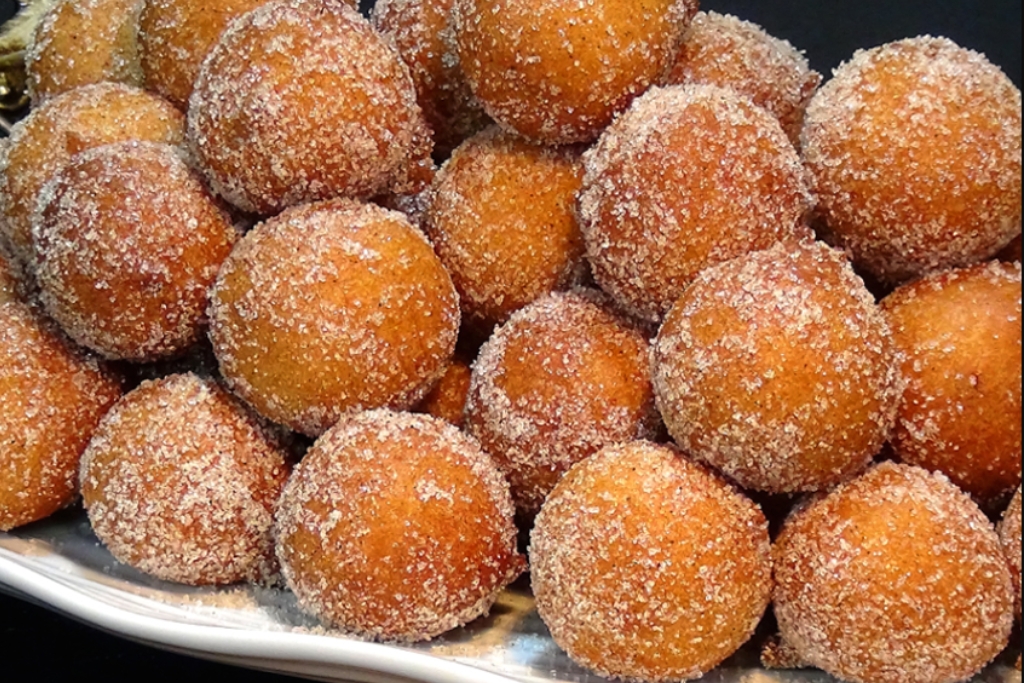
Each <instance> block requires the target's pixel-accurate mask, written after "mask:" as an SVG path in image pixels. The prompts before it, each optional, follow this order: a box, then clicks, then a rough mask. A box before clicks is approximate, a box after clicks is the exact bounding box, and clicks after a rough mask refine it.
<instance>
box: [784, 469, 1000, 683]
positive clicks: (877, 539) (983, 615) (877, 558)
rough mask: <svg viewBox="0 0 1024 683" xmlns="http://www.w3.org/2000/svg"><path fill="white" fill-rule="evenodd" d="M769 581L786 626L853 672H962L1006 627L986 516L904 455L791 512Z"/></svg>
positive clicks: (918, 676)
mask: <svg viewBox="0 0 1024 683" xmlns="http://www.w3.org/2000/svg"><path fill="white" fill-rule="evenodd" d="M775 580H776V588H775V600H774V601H775V616H776V617H777V618H778V622H779V628H780V629H781V632H782V637H783V638H784V639H785V640H786V642H788V643H789V644H790V645H792V646H793V647H795V648H796V650H797V652H798V653H799V655H800V657H801V658H802V659H803V660H804V661H805V662H806V663H808V664H810V665H812V666H816V667H819V668H821V669H824V670H825V671H827V672H828V673H830V674H832V675H833V676H836V677H837V678H840V679H842V680H846V681H853V682H854V683H953V682H954V681H963V680H967V679H969V678H971V677H972V676H973V675H974V674H976V673H978V672H979V671H981V670H982V669H983V668H984V667H985V666H986V665H987V664H988V663H989V662H991V661H992V660H993V659H994V658H995V657H996V655H998V654H999V653H1000V652H1002V650H1003V648H1005V647H1006V645H1007V643H1008V642H1009V639H1010V631H1011V630H1012V629H1013V586H1012V583H1011V580H1010V572H1009V570H1008V569H1007V565H1006V560H1005V558H1004V557H1003V552H1002V548H1001V546H1000V543H999V537H998V535H997V534H996V532H995V529H994V528H993V526H992V523H991V522H989V521H988V519H987V518H986V517H985V515H984V514H983V513H982V512H981V510H979V509H978V507H977V505H975V504H974V503H973V502H972V501H971V499H970V498H968V497H967V496H966V495H964V494H963V492H961V491H960V490H959V489H958V488H957V487H955V486H953V485H952V484H951V483H950V482H949V480H948V479H946V478H945V477H943V476H941V475H933V474H929V473H928V472H926V471H925V470H922V469H919V468H916V467H910V466H907V465H894V464H892V463H885V464H882V465H879V466H878V467H876V468H875V469H873V470H871V471H870V472H868V473H867V474H866V475H864V476H863V477H861V478H860V479H856V480H854V481H853V482H851V483H849V484H846V485H844V486H841V487H840V488H838V489H836V490H835V491H833V492H832V493H831V494H829V495H828V496H827V497H825V498H821V499H818V500H817V501H815V502H812V503H811V504H810V505H809V506H807V507H806V508H804V509H803V510H801V511H799V512H797V513H795V514H794V515H793V517H792V518H791V519H790V520H789V521H788V522H787V523H786V526H785V527H784V529H783V531H782V534H781V536H780V537H779V538H778V540H777V541H776V545H775Z"/></svg>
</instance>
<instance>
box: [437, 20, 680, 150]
mask: <svg viewBox="0 0 1024 683" xmlns="http://www.w3.org/2000/svg"><path fill="white" fill-rule="evenodd" d="M696 11H697V2H696V0H587V1H586V2H584V1H583V0H572V1H571V2H550V0H454V4H453V6H452V16H453V19H454V23H455V40H456V43H457V45H458V50H459V58H460V60H461V63H462V68H463V71H464V72H465V74H466V77H467V79H468V80H469V83H470V86H471V87H472V89H473V92H474V93H475V94H476V96H477V97H478V98H479V99H480V100H481V101H482V102H483V105H484V108H485V109H486V111H487V113H488V114H490V115H491V116H492V117H493V118H494V119H495V120H496V121H498V122H499V123H501V124H502V125H503V126H504V127H506V128H509V129H512V130H515V131H517V132H518V133H520V134H521V135H524V136H526V137H528V138H531V139H533V140H535V141H537V142H543V143H547V144H566V143H574V142H590V141H592V140H593V139H595V138H596V137H597V136H598V135H600V133H601V131H602V130H603V129H604V128H605V127H606V126H607V125H608V124H609V123H611V121H612V118H613V117H614V116H615V115H616V114H617V113H619V112H621V111H623V110H625V109H626V108H627V107H628V106H629V104H630V102H632V100H633V98H635V97H637V96H638V95H640V94H641V93H643V92H644V91H645V90H646V89H647V88H648V87H649V86H650V85H651V84H652V83H655V82H657V81H658V80H659V79H660V78H661V77H662V76H664V74H665V72H667V71H668V69H669V68H670V67H671V65H672V61H673V59H674V58H675V56H676V53H677V51H678V48H679V44H680V41H681V40H682V37H683V32H684V31H685V30H686V28H687V26H689V24H690V20H691V19H692V18H693V15H694V13H696Z"/></svg>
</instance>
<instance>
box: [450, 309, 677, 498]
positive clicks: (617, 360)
mask: <svg viewBox="0 0 1024 683" xmlns="http://www.w3.org/2000/svg"><path fill="white" fill-rule="evenodd" d="M648 352H649V345H648V342H647V339H646V338H645V337H644V335H643V334H642V333H641V332H640V331H639V330H638V329H636V328H635V327H633V326H632V324H631V323H630V322H629V321H627V320H626V319H624V318H622V317H621V316H619V315H618V314H616V313H615V312H614V311H612V309H611V307H610V306H609V305H608V302H607V301H606V300H605V299H604V298H603V297H601V296H600V295H598V294H597V293H595V292H586V291H575V292H569V293H560V294H551V295H548V296H545V297H543V298H541V299H539V300H537V301H536V302H534V303H533V304H531V305H529V306H527V307H526V308H524V309H522V310H521V311H519V312H518V313H516V314H515V315H513V316H512V319H511V320H509V322H508V323H506V324H505V325H504V326H503V327H501V328H499V329H498V330H497V331H496V332H495V333H494V336H493V337H491V339H490V340H489V341H488V342H487V343H486V344H484V347H483V348H482V349H481V351H480V356H479V358H478V359H477V361H476V363H475V364H474V366H473V379H472V383H471V386H470V392H469V400H468V402H467V404H466V429H467V431H468V432H469V433H470V434H472V435H473V436H474V437H476V438H477V439H479V441H480V444H481V445H482V446H483V449H484V450H485V451H486V452H487V453H488V454H489V455H490V456H491V457H492V458H494V461H495V462H496V463H497V465H498V467H499V468H500V469H501V470H502V472H504V473H505V476H506V477H508V479H509V482H510V483H511V484H512V497H513V499H514V500H515V502H516V507H517V509H518V510H519V512H520V513H521V514H522V515H523V516H524V517H529V516H531V515H534V514H536V513H537V511H538V510H539V509H540V506H541V504H542V503H543V502H544V499H545V498H546V497H547V495H548V494H549V493H550V492H551V490H552V489H553V488H554V487H555V484H557V483H558V480H559V479H560V478H561V477H562V475H563V474H565V473H566V472H567V471H568V470H569V468H570V467H572V466H573V465H575V464H576V463H577V462H579V461H581V460H584V459H586V458H588V457H590V456H591V455H593V454H594V453H596V452H597V451H599V450H601V449H602V448H604V447H605V446H609V445H612V444H617V443H624V442H627V441H633V440H635V439H642V438H647V437H652V436H653V435H654V433H655V430H656V429H657V426H658V420H657V411H656V410H655V409H654V395H653V390H652V388H651V375H650V367H649V361H648Z"/></svg>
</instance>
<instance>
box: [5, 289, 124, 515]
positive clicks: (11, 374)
mask: <svg viewBox="0 0 1024 683" xmlns="http://www.w3.org/2000/svg"><path fill="white" fill-rule="evenodd" d="M120 395H121V388H120V384H119V383H118V382H117V381H116V380H115V379H114V378H113V377H112V376H111V375H109V374H108V373H107V372H105V371H104V370H103V369H101V368H100V366H99V365H97V363H96V362H95V360H93V359H91V358H88V357H86V356H83V355H82V354H80V353H79V352H78V351H77V350H75V349H74V348H73V347H72V346H71V345H70V344H68V343H67V341H65V339H64V338H63V336H61V335H60V333H59V332H58V331H57V330H56V328H55V326H53V325H51V324H50V323H49V322H48V321H46V320H45V319H44V318H42V316H40V315H38V314H37V312H36V311H35V310H34V309H31V308H29V307H28V306H26V305H23V304H20V303H17V302H12V301H6V302H5V301H0V406H3V410H0V531H7V530H9V529H13V528H15V527H18V526H22V525H23V524H28V523H29V522H35V521H37V520H40V519H43V518H44V517H48V516H50V515H51V514H53V513H54V512H56V511H57V510H60V509H61V508H63V507H65V506H67V505H69V504H70V503H71V502H72V501H73V500H74V499H75V496H76V495H77V493H78V488H77V483H78V463H79V458H80V456H81V455H82V451H84V450H85V447H86V444H88V443H89V439H90V438H91V437H92V434H93V430H94V429H96V425H98V424H99V421H100V418H102V417H103V415H104V414H105V413H106V412H107V410H109V409H110V407H111V406H112V405H113V404H114V402H115V401H116V400H117V398H118V397H119V396H120Z"/></svg>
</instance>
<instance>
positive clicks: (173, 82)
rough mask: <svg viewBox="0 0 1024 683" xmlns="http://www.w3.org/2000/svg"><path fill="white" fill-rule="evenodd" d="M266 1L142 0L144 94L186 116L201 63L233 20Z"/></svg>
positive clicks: (141, 33) (141, 43)
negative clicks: (162, 99)
mask: <svg viewBox="0 0 1024 683" xmlns="http://www.w3.org/2000/svg"><path fill="white" fill-rule="evenodd" d="M266 2H267V0H218V1H217V2H215V3H211V2H204V0H144V2H143V6H142V12H141V14H140V15H139V18H138V22H139V23H138V41H139V61H140V63H141V66H142V72H143V77H144V79H145V84H146V89H147V90H151V91H153V92H155V93H157V94H158V95H160V96H162V97H165V98H167V100H169V101H170V102H172V103H173V104H174V105H175V106H176V107H178V108H179V109H181V110H182V111H184V110H185V109H186V108H187V107H188V98H189V96H190V95H191V94H192V84H193V83H195V80H196V76H197V75H198V74H199V67H200V65H201V64H202V63H203V59H204V58H205V57H206V55H207V54H209V52H210V50H211V49H212V48H213V46H214V45H216V44H217V41H218V40H220V36H221V34H222V33H223V32H224V29H226V28H227V27H228V24H230V23H231V22H232V21H233V20H234V19H236V18H237V17H239V16H241V15H243V14H245V13H246V12H250V11H252V10H254V9H256V8H257V7H259V6H260V5H265V4H266Z"/></svg>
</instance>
